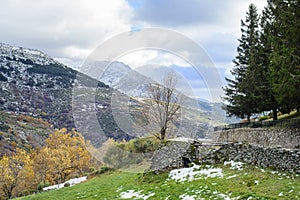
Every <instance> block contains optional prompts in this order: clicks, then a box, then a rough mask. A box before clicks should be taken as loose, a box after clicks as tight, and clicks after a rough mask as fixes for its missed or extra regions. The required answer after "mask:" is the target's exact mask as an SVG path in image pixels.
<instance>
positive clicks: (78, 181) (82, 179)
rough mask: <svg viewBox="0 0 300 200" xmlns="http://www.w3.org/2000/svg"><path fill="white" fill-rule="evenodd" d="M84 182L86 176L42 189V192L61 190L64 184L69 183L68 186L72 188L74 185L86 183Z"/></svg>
mask: <svg viewBox="0 0 300 200" xmlns="http://www.w3.org/2000/svg"><path fill="white" fill-rule="evenodd" d="M86 180H87V176H83V177H80V178H73V179H70V180H68V181H66V182H64V183H61V184H57V185H51V186H48V187H44V188H43V191H47V190H57V189H61V188H63V187H65V184H66V183H69V184H70V186H73V185H76V184H78V183H81V182H83V181H86Z"/></svg>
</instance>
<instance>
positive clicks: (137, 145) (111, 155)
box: [103, 137, 160, 169]
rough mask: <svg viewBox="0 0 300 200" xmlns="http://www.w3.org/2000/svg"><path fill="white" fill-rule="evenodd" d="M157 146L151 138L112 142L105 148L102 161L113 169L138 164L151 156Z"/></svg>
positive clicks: (157, 142)
mask: <svg viewBox="0 0 300 200" xmlns="http://www.w3.org/2000/svg"><path fill="white" fill-rule="evenodd" d="M159 144H160V143H159V141H158V140H156V139H155V138H152V137H148V138H135V139H132V140H130V141H128V142H127V141H120V142H117V141H114V142H113V144H111V145H110V146H109V147H108V148H107V150H106V152H105V154H104V157H103V161H104V162H105V163H106V164H108V165H109V166H111V167H113V168H115V169H119V168H122V167H128V166H130V165H134V164H140V163H142V162H144V161H145V160H148V159H149V158H150V157H151V156H152V153H153V152H154V151H155V150H156V149H157V148H158V146H159Z"/></svg>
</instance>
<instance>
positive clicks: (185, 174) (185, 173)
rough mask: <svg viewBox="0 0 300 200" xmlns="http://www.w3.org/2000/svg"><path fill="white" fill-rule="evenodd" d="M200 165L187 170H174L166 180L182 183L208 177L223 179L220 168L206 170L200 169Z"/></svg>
mask: <svg viewBox="0 0 300 200" xmlns="http://www.w3.org/2000/svg"><path fill="white" fill-rule="evenodd" d="M200 167H201V166H200V165H195V164H194V165H193V166H192V167H189V168H181V169H174V170H172V171H171V172H170V173H169V178H168V180H175V181H179V182H184V181H193V180H198V179H200V178H201V177H204V178H208V177H212V178H213V177H221V178H222V177H223V176H224V175H223V173H222V169H221V168H212V167H210V166H207V167H209V168H208V169H200Z"/></svg>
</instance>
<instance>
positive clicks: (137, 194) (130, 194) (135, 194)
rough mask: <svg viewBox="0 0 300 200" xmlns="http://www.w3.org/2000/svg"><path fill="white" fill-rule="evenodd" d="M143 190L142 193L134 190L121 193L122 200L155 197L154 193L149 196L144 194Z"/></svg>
mask: <svg viewBox="0 0 300 200" xmlns="http://www.w3.org/2000/svg"><path fill="white" fill-rule="evenodd" d="M142 192H143V190H140V191H134V190H127V191H126V192H121V194H120V195H121V199H131V198H133V197H135V198H136V199H144V200H146V199H148V198H150V197H152V196H154V195H155V193H154V192H152V193H149V194H147V195H146V194H142Z"/></svg>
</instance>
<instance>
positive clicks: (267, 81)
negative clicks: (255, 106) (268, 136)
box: [257, 7, 278, 120]
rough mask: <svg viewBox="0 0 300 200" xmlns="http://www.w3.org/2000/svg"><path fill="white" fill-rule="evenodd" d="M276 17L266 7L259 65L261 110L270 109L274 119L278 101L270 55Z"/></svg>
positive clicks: (261, 22)
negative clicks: (273, 87)
mask: <svg viewBox="0 0 300 200" xmlns="http://www.w3.org/2000/svg"><path fill="white" fill-rule="evenodd" d="M273 21H274V19H273V17H272V14H271V11H270V8H269V7H266V8H265V9H264V10H263V12H262V16H261V18H260V34H259V59H260V60H259V65H258V69H259V70H258V77H257V78H258V80H259V82H258V83H257V86H258V90H259V92H260V96H261V100H260V102H259V105H260V108H259V110H260V112H263V111H270V110H272V113H273V120H277V112H278V102H277V100H276V98H275V93H274V92H273V89H272V81H271V78H270V73H271V71H270V65H271V62H270V56H271V54H272V51H273V48H272V42H271V39H270V34H271V30H272V24H273V23H274V22H273Z"/></svg>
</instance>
